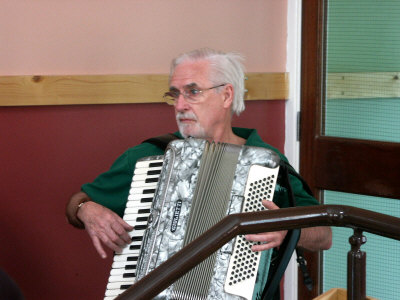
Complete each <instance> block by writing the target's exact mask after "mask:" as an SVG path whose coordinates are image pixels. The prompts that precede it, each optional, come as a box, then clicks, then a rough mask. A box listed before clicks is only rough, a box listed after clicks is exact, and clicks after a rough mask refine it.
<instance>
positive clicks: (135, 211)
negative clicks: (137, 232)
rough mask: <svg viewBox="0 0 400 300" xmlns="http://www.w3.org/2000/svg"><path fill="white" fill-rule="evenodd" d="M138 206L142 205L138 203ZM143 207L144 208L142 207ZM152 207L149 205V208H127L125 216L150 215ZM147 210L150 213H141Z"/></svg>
mask: <svg viewBox="0 0 400 300" xmlns="http://www.w3.org/2000/svg"><path fill="white" fill-rule="evenodd" d="M138 204H140V203H138ZM142 206H144V207H142ZM150 207H151V204H150V205H148V207H146V205H141V206H134V207H127V208H125V211H124V216H125V215H130V214H140V215H145V214H147V215H148V214H149V213H150ZM146 209H147V210H148V212H141V211H143V210H146Z"/></svg>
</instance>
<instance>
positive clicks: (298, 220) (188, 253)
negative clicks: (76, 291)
mask: <svg viewBox="0 0 400 300" xmlns="http://www.w3.org/2000/svg"><path fill="white" fill-rule="evenodd" d="M315 226H335V227H349V228H353V229H354V230H355V231H357V232H362V231H367V232H370V233H374V234H377V235H381V236H384V237H388V238H392V239H395V240H400V218H396V217H392V216H389V215H385V214H380V213H377V212H373V211H369V210H365V209H361V208H357V207H351V206H344V205H319V206H308V207H292V208H283V209H278V210H269V211H261V212H251V213H242V214H232V215H228V216H226V217H225V218H224V219H223V220H221V221H220V222H219V223H217V224H216V225H215V226H213V227H212V228H211V229H209V230H208V231H206V232H205V233H203V234H202V235H201V236H200V237H198V238H197V239H196V240H194V241H193V242H191V243H190V244H188V245H187V246H186V247H184V248H183V249H181V250H180V251H179V252H177V253H176V254H175V255H174V256H172V257H171V258H170V259H168V260H167V261H166V262H164V263H162V264H161V265H160V266H159V267H157V268H156V269H155V270H153V271H152V272H150V273H149V274H147V275H146V276H145V277H143V278H142V279H141V280H140V281H138V282H137V283H135V284H134V285H133V286H131V287H130V288H129V289H127V290H126V291H125V292H124V293H122V294H120V295H119V296H118V297H117V298H116V299H117V300H128V299H130V300H132V299H135V300H139V299H140V300H141V299H143V300H146V299H151V298H153V297H155V296H156V295H158V294H159V293H160V292H162V291H163V290H164V289H166V288H167V287H169V286H170V285H171V284H172V283H174V282H175V281H176V280H177V279H178V278H180V277H181V276H183V275H184V274H185V273H187V272H188V271H190V270H191V269H192V268H193V267H195V266H196V265H198V264H199V263H200V262H202V261H203V260H204V259H206V258H207V257H208V256H209V255H211V254H212V253H214V252H215V251H217V250H218V249H219V248H221V247H222V246H223V245H224V244H226V243H227V242H229V241H230V240H231V239H232V238H234V237H235V236H237V235H241V234H251V233H261V232H270V231H278V230H287V229H296V228H306V227H315ZM364 293H365V292H364ZM361 294H362V293H361Z"/></svg>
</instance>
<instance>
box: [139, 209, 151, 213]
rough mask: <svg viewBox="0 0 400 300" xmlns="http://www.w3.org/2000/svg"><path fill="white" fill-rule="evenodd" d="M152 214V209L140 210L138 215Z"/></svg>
mask: <svg viewBox="0 0 400 300" xmlns="http://www.w3.org/2000/svg"><path fill="white" fill-rule="evenodd" d="M149 213H150V208H146V209H143V208H142V209H139V210H138V214H149Z"/></svg>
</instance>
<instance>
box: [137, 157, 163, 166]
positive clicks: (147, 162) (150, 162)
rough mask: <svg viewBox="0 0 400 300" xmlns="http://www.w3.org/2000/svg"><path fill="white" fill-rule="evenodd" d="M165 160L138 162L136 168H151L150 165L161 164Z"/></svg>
mask: <svg viewBox="0 0 400 300" xmlns="http://www.w3.org/2000/svg"><path fill="white" fill-rule="evenodd" d="M162 162H163V160H162V159H157V160H146V161H138V162H137V163H136V166H135V168H149V166H150V164H154V163H156V164H159V163H162Z"/></svg>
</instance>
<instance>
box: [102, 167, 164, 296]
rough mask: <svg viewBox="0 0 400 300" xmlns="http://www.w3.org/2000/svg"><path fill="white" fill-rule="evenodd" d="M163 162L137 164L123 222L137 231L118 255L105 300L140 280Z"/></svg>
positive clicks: (131, 233)
mask: <svg viewBox="0 0 400 300" xmlns="http://www.w3.org/2000/svg"><path fill="white" fill-rule="evenodd" d="M162 162H163V161H162V159H157V160H145V161H139V162H137V163H136V166H135V172H134V175H133V178H132V184H131V188H130V191H129V196H128V201H127V204H126V208H125V212H124V217H123V219H124V220H125V221H126V222H127V223H128V224H129V225H131V226H133V227H134V230H133V231H132V232H130V235H131V238H132V242H131V244H129V245H127V246H126V247H125V248H124V249H123V250H122V252H121V253H116V254H115V255H114V258H113V264H112V267H111V271H110V277H109V279H108V283H107V288H106V293H105V297H104V300H112V299H114V298H115V297H117V296H118V295H119V294H121V293H122V292H124V291H125V290H126V289H128V288H129V287H130V286H131V285H132V284H133V283H134V281H135V278H136V264H137V259H138V256H139V251H140V246H141V244H142V239H143V235H144V232H145V229H146V227H147V219H148V217H149V215H150V208H151V205H152V201H153V197H154V193H155V190H156V187H157V182H158V179H159V176H160V173H161V167H162Z"/></svg>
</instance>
